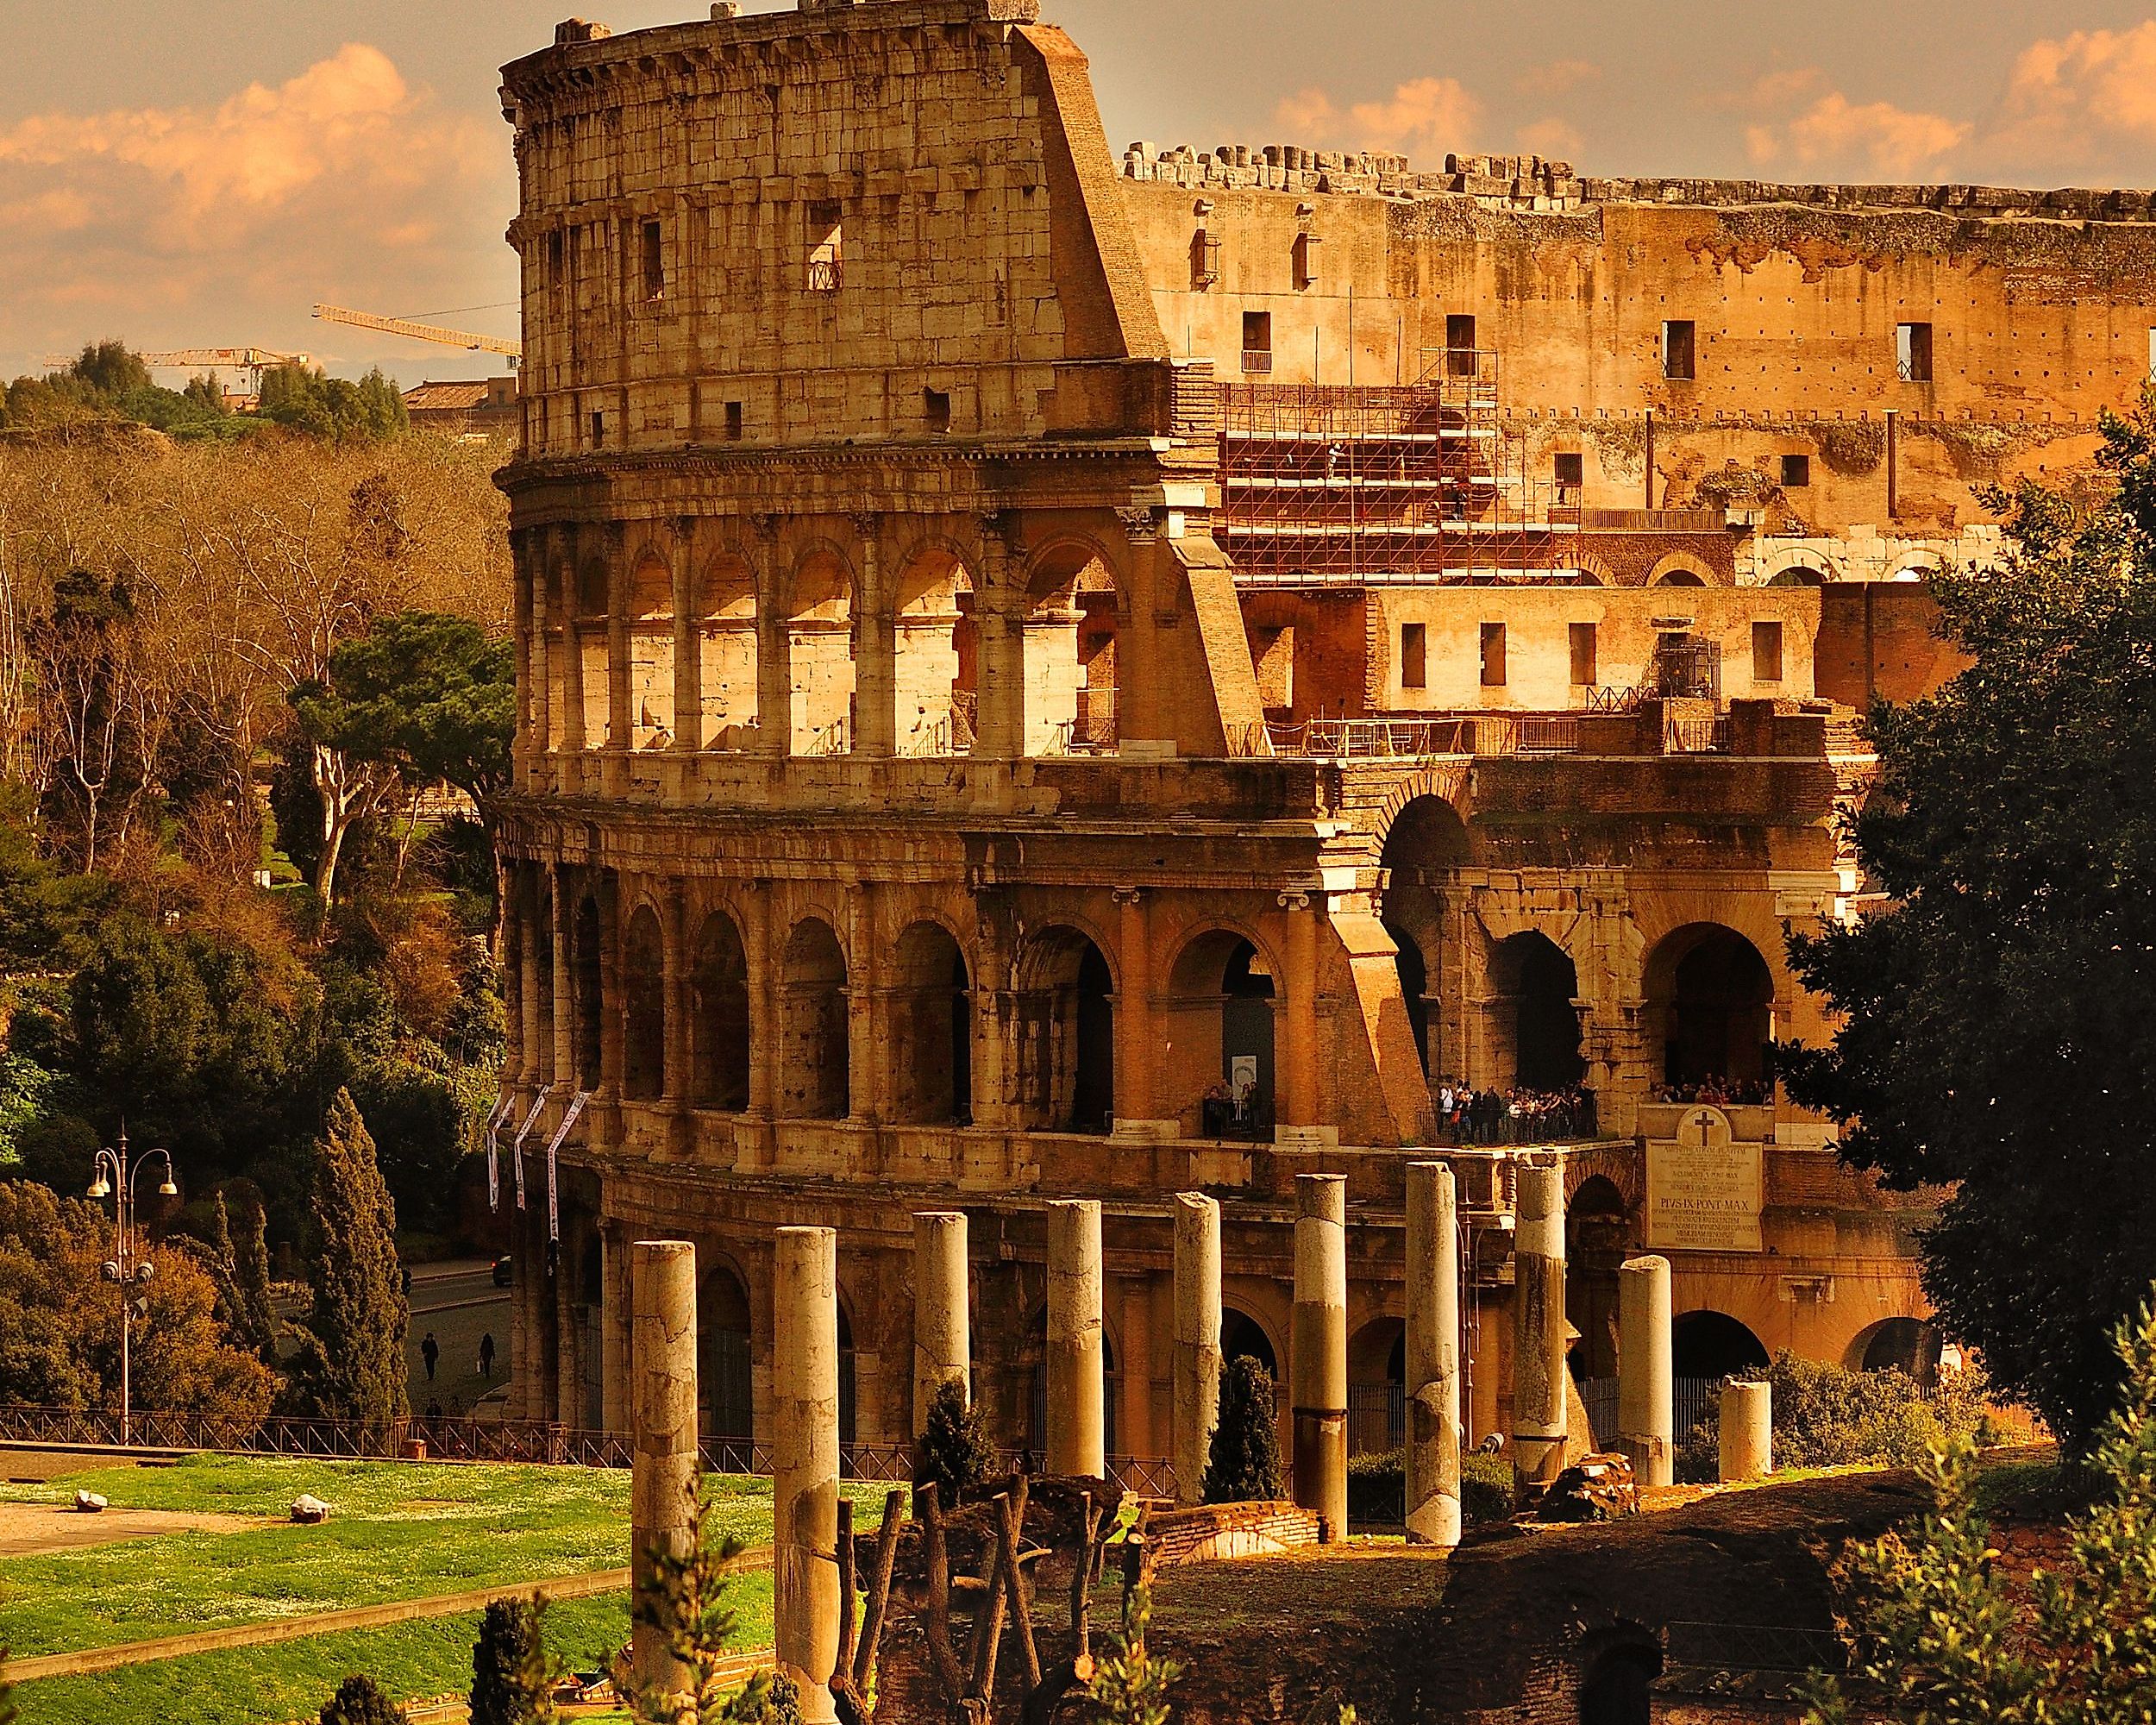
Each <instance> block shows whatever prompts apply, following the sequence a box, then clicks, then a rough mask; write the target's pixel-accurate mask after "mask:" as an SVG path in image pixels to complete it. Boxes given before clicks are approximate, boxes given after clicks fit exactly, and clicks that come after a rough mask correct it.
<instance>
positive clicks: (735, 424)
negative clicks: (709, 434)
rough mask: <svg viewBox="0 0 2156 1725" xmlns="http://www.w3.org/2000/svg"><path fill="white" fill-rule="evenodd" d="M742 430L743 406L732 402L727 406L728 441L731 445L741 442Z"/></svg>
mask: <svg viewBox="0 0 2156 1725" xmlns="http://www.w3.org/2000/svg"><path fill="white" fill-rule="evenodd" d="M741 430H742V417H741V404H740V403H739V402H738V401H730V402H728V403H727V404H726V441H727V442H729V443H738V442H741Z"/></svg>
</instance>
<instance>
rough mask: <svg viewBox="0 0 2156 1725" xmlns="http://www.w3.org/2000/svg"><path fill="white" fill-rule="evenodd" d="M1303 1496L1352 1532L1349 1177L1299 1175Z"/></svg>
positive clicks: (1338, 1535)
mask: <svg viewBox="0 0 2156 1725" xmlns="http://www.w3.org/2000/svg"><path fill="white" fill-rule="evenodd" d="M1292 1347H1293V1352H1292V1353H1291V1354H1290V1356H1289V1358H1288V1374H1289V1377H1290V1379H1291V1381H1292V1383H1293V1386H1294V1394H1293V1396H1292V1397H1291V1405H1292V1407H1293V1408H1294V1422H1295V1464H1294V1465H1295V1502H1297V1503H1299V1504H1300V1505H1301V1506H1302V1507H1303V1508H1304V1509H1312V1510H1315V1511H1316V1512H1317V1515H1318V1518H1319V1522H1320V1523H1321V1525H1322V1527H1323V1537H1324V1538H1325V1539H1326V1540H1344V1539H1346V1538H1347V1531H1348V1520H1347V1389H1348V1383H1347V1177H1346V1176H1344V1175H1340V1174H1298V1175H1297V1176H1295V1308H1294V1332H1293V1342H1292Z"/></svg>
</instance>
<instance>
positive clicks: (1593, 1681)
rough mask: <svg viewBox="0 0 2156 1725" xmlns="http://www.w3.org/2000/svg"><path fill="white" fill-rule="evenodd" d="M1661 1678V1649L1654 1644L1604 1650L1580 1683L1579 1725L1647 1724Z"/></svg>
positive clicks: (1592, 1662) (1630, 1645)
mask: <svg viewBox="0 0 2156 1725" xmlns="http://www.w3.org/2000/svg"><path fill="white" fill-rule="evenodd" d="M1661 1675H1662V1653H1661V1650H1660V1649H1659V1648H1658V1647H1656V1646H1655V1645H1654V1644H1653V1643H1652V1642H1651V1641H1627V1642H1626V1643H1624V1644H1623V1645H1622V1646H1620V1647H1609V1648H1606V1649H1604V1650H1603V1651H1602V1652H1601V1653H1598V1654H1597V1655H1595V1658H1594V1659H1592V1660H1591V1661H1590V1662H1589V1665H1588V1667H1587V1670H1586V1672H1585V1674H1584V1675H1583V1677H1582V1678H1581V1680H1580V1725H1648V1722H1649V1721H1651V1719H1652V1718H1653V1717H1654V1680H1655V1679H1656V1678H1658V1677H1660V1676H1661Z"/></svg>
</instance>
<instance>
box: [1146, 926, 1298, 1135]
mask: <svg viewBox="0 0 2156 1725" xmlns="http://www.w3.org/2000/svg"><path fill="white" fill-rule="evenodd" d="M1284 974H1285V973H1284V972H1283V971H1282V969H1281V963H1280V959H1279V956H1278V955H1277V954H1276V953H1275V951H1274V950H1272V948H1271V947H1270V945H1269V944H1267V943H1266V942H1265V941H1264V940H1263V939H1262V938H1260V937H1259V936H1258V934H1257V931H1255V930H1252V929H1248V928H1244V927H1242V926H1240V925H1238V924H1236V923H1234V922H1232V921H1225V920H1223V921H1217V922H1213V923H1209V924H1207V925H1204V926H1201V927H1199V928H1197V929H1194V930H1191V931H1188V932H1186V933H1185V935H1184V936H1183V938H1182V941H1181V944H1180V945H1179V946H1178V947H1177V949H1176V951H1175V958H1174V960H1173V962H1172V963H1170V964H1169V969H1168V986H1167V989H1166V991H1165V996H1164V998H1163V1000H1162V1001H1161V1003H1160V1006H1159V1008H1158V1013H1157V1022H1158V1023H1159V1025H1160V1027H1161V1030H1162V1032H1163V1043H1164V1044H1165V1045H1166V1058H1165V1059H1163V1062H1162V1063H1161V1074H1162V1076H1163V1079H1164V1080H1165V1081H1166V1082H1164V1083H1163V1086H1162V1089H1161V1101H1162V1103H1163V1107H1164V1108H1165V1110H1166V1112H1165V1115H1164V1118H1168V1119H1179V1120H1182V1121H1183V1123H1184V1125H1185V1127H1186V1128H1187V1129H1188V1130H1190V1131H1192V1132H1199V1133H1200V1134H1202V1135H1204V1136H1207V1137H1219V1136H1222V1135H1224V1133H1225V1132H1231V1131H1232V1132H1234V1133H1236V1134H1237V1135H1238V1136H1250V1137H1253V1138H1264V1137H1269V1136H1270V1135H1271V1128H1272V1123H1273V1112H1274V1098H1275V1080H1274V1014H1275V1013H1276V1012H1277V1011H1279V1010H1280V1008H1281V1007H1282V1003H1283V1002H1284V1000H1285V999H1286V993H1287V991H1286V988H1285V987H1284V986H1283V983H1282V979H1283V977H1284ZM1223 1097H1225V1099H1226V1100H1227V1101H1228V1102H1229V1103H1230V1104H1231V1105H1232V1106H1231V1107H1230V1108H1229V1110H1228V1115H1227V1118H1226V1119H1225V1120H1223V1119H1222V1118H1221V1109H1220V1107H1219V1099H1220V1098H1223ZM1209 1098H1211V1099H1213V1103H1212V1105H1211V1106H1210V1107H1209V1106H1208V1099H1209Z"/></svg>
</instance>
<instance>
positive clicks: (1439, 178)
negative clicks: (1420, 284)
mask: <svg viewBox="0 0 2156 1725" xmlns="http://www.w3.org/2000/svg"><path fill="white" fill-rule="evenodd" d="M1123 175H1124V178H1125V179H1135V180H1159V181H1165V182H1167V183H1169V184H1170V185H1186V186H1189V187H1191V188H1193V189H1194V190H1205V189H1207V188H1218V189H1219V190H1221V191H1296V192H1324V193H1328V194H1332V195H1335V196H1343V195H1344V196H1364V197H1376V198H1398V199H1404V200H1408V201H1413V200H1417V199H1421V198H1441V197H1447V196H1462V195H1464V196H1467V197H1470V198H1474V199H1475V200H1476V202H1477V203H1478V204H1482V205H1484V206H1485V207H1488V208H1491V209H1509V210H1575V209H1579V208H1582V207H1583V206H1585V205H1589V204H1680V205H1690V206H1694V207H1706V208H1742V207H1745V206H1749V205H1758V204H1815V205H1821V206H1823V207H1826V208H1830V209H1838V210H1883V209H1884V210H1946V211H1950V212H1952V213H1953V214H1955V215H1959V216H1971V217H1985V216H2029V217H2042V218H2048V219H2051V220H2053V221H2082V222H2146V221H2151V220H2156V193H2152V192H2149V191H2098V190H2090V189H2085V188H2065V189H2061V190H2057V191H2024V190H2020V189H2016V188H2015V187H2011V186H2002V185H1786V184H1783V183H1781V182H1778V181H1773V180H1761V179H1602V178H1597V177H1590V176H1587V175H1583V174H1580V173H1576V171H1575V170H1574V168H1573V166H1572V164H1571V163H1570V162H1565V161H1551V160H1545V158H1543V157H1541V156H1534V155H1525V156H1487V155H1483V156H1470V155H1448V156H1446V157H1445V167H1444V169H1443V171H1442V172H1437V173H1432V172H1430V171H1428V170H1426V169H1422V170H1419V169H1417V168H1415V167H1414V166H1412V165H1411V164H1410V162H1409V160H1408V159H1407V157H1406V156H1404V155H1399V154H1394V153H1391V152H1388V151H1383V150H1312V149H1305V148H1303V147H1300V145H1295V144H1264V145H1245V144H1222V145H1220V146H1219V147H1217V148H1215V149H1212V150H1204V151H1200V150H1197V149H1194V148H1193V147H1190V146H1189V145H1188V144H1182V145H1178V146H1177V147H1175V148H1173V149H1160V148H1157V147H1156V146H1155V145H1153V144H1151V143H1150V142H1146V141H1139V142H1137V143H1133V144H1131V146H1130V147H1129V148H1127V149H1126V150H1125V152H1124V153H1123Z"/></svg>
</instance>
